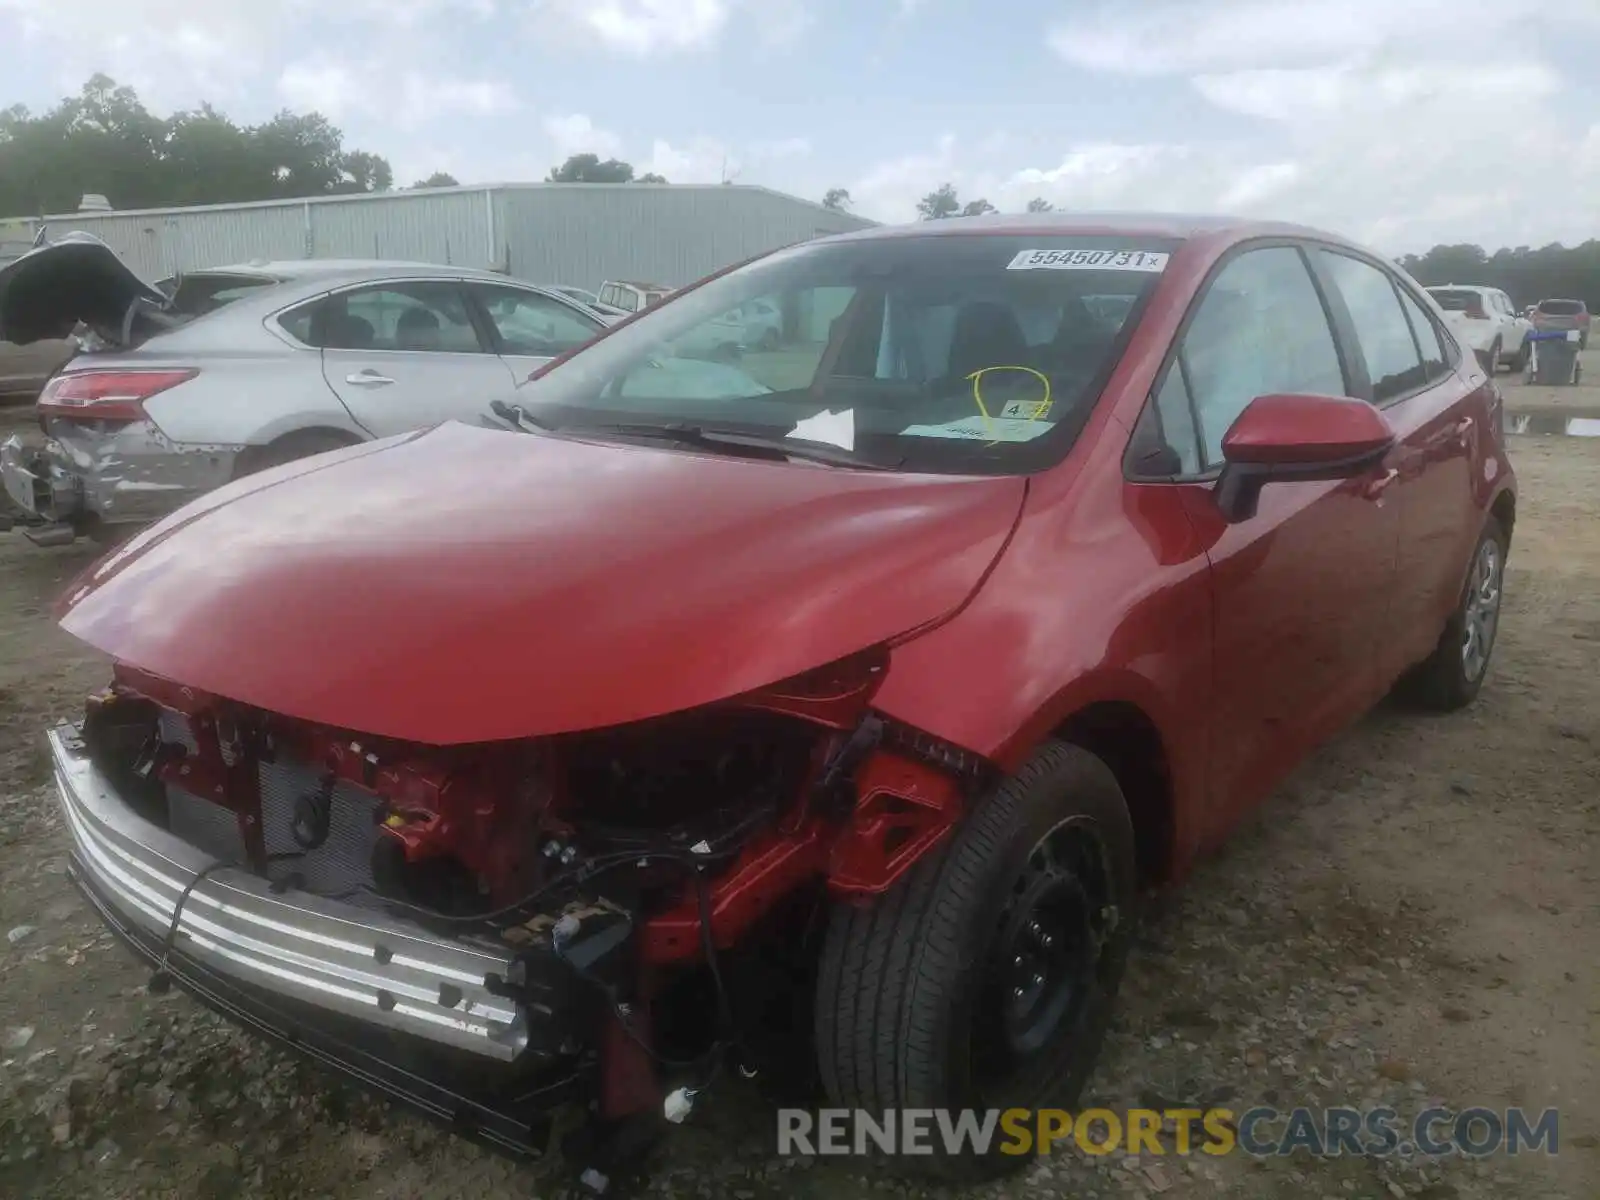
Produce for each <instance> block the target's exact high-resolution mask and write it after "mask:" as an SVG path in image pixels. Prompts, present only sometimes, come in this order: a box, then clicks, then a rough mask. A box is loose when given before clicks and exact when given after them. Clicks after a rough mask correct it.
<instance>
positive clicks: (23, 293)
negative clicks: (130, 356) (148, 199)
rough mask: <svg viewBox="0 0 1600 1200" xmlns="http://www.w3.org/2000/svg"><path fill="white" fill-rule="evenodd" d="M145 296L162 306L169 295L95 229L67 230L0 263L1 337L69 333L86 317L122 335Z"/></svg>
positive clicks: (17, 339)
mask: <svg viewBox="0 0 1600 1200" xmlns="http://www.w3.org/2000/svg"><path fill="white" fill-rule="evenodd" d="M141 301H142V302H143V304H144V306H148V307H149V308H153V309H156V310H159V309H161V308H164V307H165V306H166V303H167V298H166V296H165V295H163V294H162V292H161V291H160V290H159V289H158V288H156V287H155V286H154V285H152V284H149V283H146V282H145V281H144V280H142V279H140V278H139V277H138V276H137V275H135V274H134V273H133V272H132V271H131V270H129V269H128V266H127V264H126V263H124V262H123V261H122V260H121V259H120V258H118V257H117V255H116V252H115V251H114V250H112V249H111V247H110V246H108V245H106V244H105V243H104V242H102V241H101V240H100V239H99V238H97V237H95V236H94V235H93V234H88V233H80V232H78V231H73V232H71V233H65V234H62V235H61V237H60V239H59V240H57V241H54V242H50V243H48V244H46V245H43V246H39V247H37V248H35V249H33V250H29V251H28V252H27V253H26V254H24V255H22V256H21V257H19V258H17V259H15V260H14V261H12V262H9V263H7V264H6V265H5V266H4V267H0V342H13V343H15V344H17V345H22V346H25V345H28V344H29V343H31V342H39V341H46V340H49V339H55V338H65V337H66V336H67V335H68V334H70V333H71V332H72V331H73V329H74V327H75V326H77V324H78V323H79V322H80V321H81V322H82V323H83V324H85V325H87V326H89V327H90V328H91V329H94V330H97V331H99V332H102V333H112V332H115V333H116V334H117V335H118V339H119V340H120V338H121V330H122V327H123V323H124V321H125V319H126V318H127V316H128V314H129V311H130V310H131V309H132V308H133V307H134V305H135V304H136V303H139V302H141Z"/></svg>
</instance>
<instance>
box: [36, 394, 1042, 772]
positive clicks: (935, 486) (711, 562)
mask: <svg viewBox="0 0 1600 1200" xmlns="http://www.w3.org/2000/svg"><path fill="white" fill-rule="evenodd" d="M1025 492H1026V484H1025V483H1024V482H1023V481H1022V480H1021V479H1018V478H952V477H948V476H927V475H905V474H898V473H892V472H875V471H854V470H849V469H842V468H834V467H825V466H818V465H812V464H800V463H795V464H789V463H774V462H766V461H753V460H749V459H734V458H727V457H720V456H707V455H703V454H698V453H687V452H679V451H676V450H669V449H658V448H654V447H635V446H616V445H600V444H595V443H591V442H582V441H575V440H569V439H565V438H557V437H545V436H539V435H528V434H516V433H508V432H497V431H494V430H488V429H479V428H473V427H470V426H466V425H459V424H448V425H443V426H440V427H438V428H436V429H433V430H430V431H427V432H425V433H421V434H413V435H407V436H405V437H402V438H392V439H387V440H386V441H384V442H377V443H368V444H366V445H363V446H358V447H354V448H351V449H349V450H343V451H335V452H332V453H330V454H325V455H319V456H317V457H315V458H312V459H307V460H302V461H301V462H299V463H295V464H291V465H289V466H288V467H284V468H279V469H277V470H274V471H269V472H264V473H262V474H260V475H256V476H252V477H250V478H247V479H245V480H241V481H239V482H237V483H234V484H230V485H228V486H227V487H225V488H222V489H220V490H218V491H216V492H213V493H211V494H209V495H207V496H204V497H202V498H201V499H199V500H197V501H195V502H194V503H193V504H190V505H189V506H187V507H185V508H183V509H180V510H179V511H178V512H177V513H175V514H173V515H172V516H171V517H169V518H167V519H166V520H165V521H163V522H162V523H160V524H159V525H157V526H155V527H153V528H151V529H150V530H148V531H146V532H145V533H143V534H141V535H139V536H138V537H137V538H135V539H134V540H133V541H131V542H129V543H128V544H127V545H126V546H124V547H123V548H122V549H120V550H118V551H116V552H114V553H113V554H112V555H110V556H109V557H108V558H106V559H105V560H103V561H102V562H101V563H100V564H97V565H96V566H95V567H93V568H91V569H90V570H89V571H88V572H86V573H85V575H84V576H82V577H81V578H80V579H79V580H78V581H77V582H76V583H75V584H74V586H73V587H72V588H71V589H70V590H69V593H68V595H67V596H66V597H65V599H64V600H63V602H62V606H61V616H62V625H63V626H64V628H66V629H67V631H68V632H70V633H72V634H74V635H76V636H77V637H79V638H81V639H82V640H83V641H85V642H87V643H89V644H90V645H92V646H94V647H96V648H98V649H100V650H102V651H105V652H106V653H108V654H110V655H112V656H113V657H114V658H116V659H118V660H120V661H122V662H124V663H126V664H128V665H129V666H132V667H136V668H139V669H141V670H144V671H148V672H150V673H153V674H155V675H159V676H162V677H164V678H166V679H169V680H172V681H175V682H177V683H180V684H184V685H187V686H189V687H192V688H195V689H198V690H200V691H204V692H209V693H213V694H216V695H220V696H224V697H228V698H230V699H233V700H236V701H239V702H242V703H245V704H250V705H254V706H257V707H259V708H262V709H266V710H269V711H273V712H278V713H283V714H285V715H288V716H293V717H298V718H301V719H305V720H309V721H316V722H321V723H325V724H329V725H332V726H336V727H340V728H344V729H349V730H353V731H358V732H362V733H366V734H369V735H380V736H387V737H396V738H404V739H409V740H414V741H421V742H427V743H432V744H436V745H445V744H456V743H463V742H476V741H491V740H496V739H501V738H511V737H531V736H538V735H544V734H552V733H560V732H567V731H571V730H576V729H589V728H598V727H603V726H607V725H616V724H621V723H624V722H628V721H634V720H640V719H643V718H647V717H652V716H658V715H661V714H664V713H669V712H674V711H679V710H683V709H687V708H692V707H695V706H697V705H702V704H707V703H710V702H713V701H716V700H720V699H725V698H727V697H730V696H734V695H738V694H740V693H742V692H746V691H749V690H751V689H754V688H758V687H762V686H765V685H767V684H770V683H775V682H778V681H780V680H783V679H786V678H789V677H791V676H793V675H796V674H799V673H800V672H803V671H806V670H809V669H810V668H813V667H817V666H821V665H823V664H826V663H829V662H832V661H835V660H837V659H839V658H842V657H844V656H846V655H849V654H852V653H854V652H856V651H858V650H862V649H866V648H867V647H870V646H874V645H877V644H880V643H882V642H883V641H885V640H887V639H890V638H894V637H896V636H897V635H900V634H904V633H907V632H908V631H911V630H915V629H918V628H919V627H922V626H925V625H928V624H929V623H932V622H936V621H938V620H940V619H941V618H943V617H945V616H947V615H949V614H951V613H952V612H954V611H955V610H956V609H958V608H959V607H960V606H961V605H962V603H963V602H964V601H965V600H966V599H967V598H968V597H969V596H970V595H971V594H972V593H973V591H974V590H975V589H976V588H977V586H978V585H979V583H980V582H981V581H982V579H983V578H984V576H985V574H986V572H987V571H988V569H989V567H990V566H991V565H992V563H993V562H994V560H995V558H996V556H997V555H998V554H999V553H1000V551H1001V549H1002V547H1003V546H1004V545H1005V542H1006V540H1007V538H1008V537H1009V536H1010V532H1011V530H1012V528H1013V526H1014V524H1015V522H1016V520H1017V516H1018V514H1019V512H1020V510H1021V506H1022V500H1023V497H1024V495H1025Z"/></svg>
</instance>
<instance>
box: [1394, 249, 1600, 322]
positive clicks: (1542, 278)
mask: <svg viewBox="0 0 1600 1200" xmlns="http://www.w3.org/2000/svg"><path fill="white" fill-rule="evenodd" d="M1400 265H1401V266H1402V267H1404V268H1405V269H1406V270H1407V271H1408V272H1410V274H1411V275H1412V276H1413V277H1414V278H1415V279H1416V280H1417V282H1418V283H1420V284H1422V285H1424V286H1425V287H1432V286H1434V285H1437V284H1441V283H1460V284H1478V285H1482V286H1486V287H1494V288H1499V289H1500V290H1501V291H1502V292H1504V293H1505V294H1506V295H1508V296H1510V297H1511V299H1512V302H1513V303H1515V304H1516V305H1517V307H1518V308H1524V307H1526V306H1527V305H1529V304H1537V303H1538V302H1539V301H1541V300H1551V299H1562V300H1582V301H1584V302H1585V303H1587V304H1588V306H1589V310H1590V311H1591V312H1600V240H1595V239H1593V238H1591V239H1590V240H1589V241H1586V242H1584V243H1583V244H1582V245H1579V246H1571V247H1568V246H1563V245H1561V244H1560V243H1559V242H1556V243H1553V244H1551V245H1548V246H1540V247H1538V248H1537V249H1535V248H1533V247H1530V246H1517V247H1516V248H1515V249H1501V250H1496V251H1495V252H1494V253H1493V254H1489V253H1487V252H1485V250H1484V249H1483V247H1482V246H1470V245H1457V246H1435V247H1434V248H1433V249H1432V250H1429V251H1428V252H1427V253H1426V254H1407V255H1404V256H1402V257H1401V259H1400Z"/></svg>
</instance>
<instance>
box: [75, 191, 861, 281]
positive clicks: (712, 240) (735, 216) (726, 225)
mask: <svg viewBox="0 0 1600 1200" xmlns="http://www.w3.org/2000/svg"><path fill="white" fill-rule="evenodd" d="M44 220H45V223H46V225H48V226H49V228H50V230H51V231H52V232H53V233H61V232H64V231H66V230H69V229H82V230H86V231H87V232H89V233H92V234H94V235H95V236H97V237H99V238H101V239H102V240H104V241H105V242H106V243H107V244H108V245H110V246H111V248H112V249H113V250H115V251H116V252H117V253H118V254H119V255H120V256H121V257H122V258H123V260H124V261H125V262H127V264H128V265H129V266H130V267H132V268H133V269H134V270H135V271H137V272H138V273H139V274H141V275H143V276H144V277H146V278H147V279H159V278H162V277H164V276H167V275H171V274H174V273H175V272H177V271H180V270H195V269H197V268H201V267H214V266H221V265H223V264H225V263H238V262H248V261H250V260H251V259H269V260H270V259H297V258H382V259H407V260H411V261H418V262H434V263H449V264H453V265H457V266H468V267H487V268H490V269H493V270H502V271H508V272H509V273H510V274H512V275H514V276H518V277H520V278H523V279H529V280H533V281H536V282H550V283H567V284H576V285H578V286H581V287H591V288H592V287H596V286H598V285H599V283H600V282H601V281H602V280H604V279H633V280H645V281H648V282H651V283H665V284H669V285H674V286H681V285H682V284H685V283H691V282H693V281H694V280H696V279H699V278H700V277H701V276H703V275H707V274H709V273H710V272H712V271H715V270H718V269H719V268H721V267H725V266H728V265H729V264H730V263H734V262H738V261H739V260H741V259H744V258H749V257H750V256H751V255H754V254H759V253H761V252H762V251H764V250H772V249H776V248H777V247H779V246H786V245H790V244H792V243H794V242H799V241H805V240H807V239H809V238H813V237H817V236H819V235H822V234H827V233H838V232H843V231H846V230H850V229H861V228H865V227H866V226H868V225H870V224H871V223H872V222H870V221H866V220H863V219H861V218H859V217H852V216H850V215H849V214H846V213H837V212H831V211H829V210H828V209H825V208H823V207H822V206H821V205H819V204H812V203H810V202H808V201H804V200H798V199H796V198H794V197H792V196H785V195H783V194H781V193H779V192H773V191H768V190H767V189H766V188H760V187H748V186H742V185H737V184H735V185H728V186H693V185H659V184H508V185H494V186H485V187H478V188H459V189H457V188H440V189H429V190H426V191H418V192H393V193H387V194H385V195H381V196H327V197H318V198H315V199H308V200H284V201H267V202H261V203H255V204H226V205H210V206H203V207H197V208H173V209H150V210H146V211H128V212H110V213H65V214H61V215H58V216H49V217H46V218H44Z"/></svg>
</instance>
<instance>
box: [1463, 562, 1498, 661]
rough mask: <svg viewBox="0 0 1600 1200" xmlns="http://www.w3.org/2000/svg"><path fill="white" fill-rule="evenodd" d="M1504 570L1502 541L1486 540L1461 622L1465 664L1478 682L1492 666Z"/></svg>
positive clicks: (1475, 565) (1469, 587) (1474, 565)
mask: <svg viewBox="0 0 1600 1200" xmlns="http://www.w3.org/2000/svg"><path fill="white" fill-rule="evenodd" d="M1503 570H1504V566H1503V563H1502V561H1501V557H1500V544H1499V543H1498V542H1496V541H1494V540H1493V539H1492V538H1486V539H1484V542H1483V544H1482V545H1481V546H1479V547H1478V554H1477V557H1476V558H1475V559H1473V563H1472V578H1471V580H1470V581H1469V582H1468V584H1467V597H1466V608H1465V612H1464V613H1463V618H1464V619H1463V621H1462V623H1461V626H1462V628H1461V667H1462V670H1463V671H1464V672H1465V674H1466V677H1467V679H1468V680H1469V681H1476V680H1477V679H1478V677H1479V676H1480V675H1482V674H1483V672H1484V670H1485V669H1486V668H1487V667H1488V665H1489V652H1490V651H1491V650H1493V649H1494V635H1495V631H1496V630H1497V629H1498V628H1499V626H1500V592H1501V587H1500V585H1501V575H1502V573H1503Z"/></svg>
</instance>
